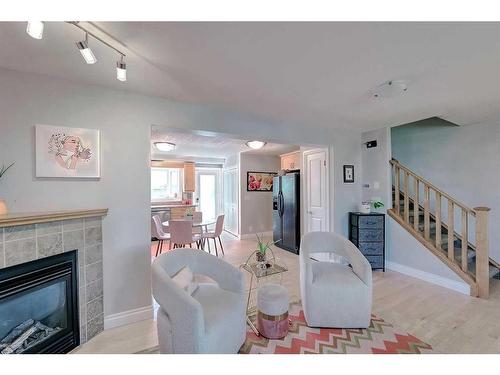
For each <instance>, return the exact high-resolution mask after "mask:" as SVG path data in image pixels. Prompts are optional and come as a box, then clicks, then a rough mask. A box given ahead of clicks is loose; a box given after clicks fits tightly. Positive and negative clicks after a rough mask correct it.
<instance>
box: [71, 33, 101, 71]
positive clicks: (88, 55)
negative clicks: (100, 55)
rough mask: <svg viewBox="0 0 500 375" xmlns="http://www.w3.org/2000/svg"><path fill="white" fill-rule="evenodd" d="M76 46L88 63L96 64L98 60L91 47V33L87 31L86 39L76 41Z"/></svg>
mask: <svg viewBox="0 0 500 375" xmlns="http://www.w3.org/2000/svg"><path fill="white" fill-rule="evenodd" d="M76 46H77V47H78V49H79V50H80V53H81V54H82V56H83V58H84V59H85V62H86V63H87V64H95V63H96V62H97V59H96V57H95V55H94V52H92V50H91V49H90V48H89V33H85V40H83V41H81V42H76Z"/></svg>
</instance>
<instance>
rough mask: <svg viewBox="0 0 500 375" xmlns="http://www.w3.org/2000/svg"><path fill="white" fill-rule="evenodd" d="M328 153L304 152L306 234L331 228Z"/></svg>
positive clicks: (319, 150)
mask: <svg viewBox="0 0 500 375" xmlns="http://www.w3.org/2000/svg"><path fill="white" fill-rule="evenodd" d="M327 155H328V152H327V150H324V149H318V150H310V151H305V152H304V177H305V188H306V189H305V190H306V194H305V200H304V210H305V222H304V224H305V225H304V232H305V233H308V232H314V231H323V232H327V231H329V230H330V228H329V218H328V199H329V197H328V186H329V183H328V160H327Z"/></svg>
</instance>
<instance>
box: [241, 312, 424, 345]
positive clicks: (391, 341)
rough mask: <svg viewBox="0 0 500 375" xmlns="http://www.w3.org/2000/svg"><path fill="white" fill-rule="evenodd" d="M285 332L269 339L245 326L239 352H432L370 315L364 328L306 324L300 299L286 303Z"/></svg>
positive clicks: (410, 336) (412, 338)
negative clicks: (287, 305)
mask: <svg viewBox="0 0 500 375" xmlns="http://www.w3.org/2000/svg"><path fill="white" fill-rule="evenodd" d="M289 319H290V320H291V325H290V329H289V331H288V335H287V336H286V337H285V338H284V339H281V340H269V339H266V338H264V337H261V336H257V335H255V333H254V332H253V331H252V330H251V329H250V328H248V329H247V339H246V341H245V343H244V344H243V346H242V347H241V349H240V353H242V354H423V353H433V350H432V347H431V346H430V345H429V344H426V343H425V342H423V341H421V340H419V339H418V338H416V337H415V336H412V335H409V334H407V333H404V332H398V330H396V329H395V328H394V326H393V325H392V324H390V323H387V322H385V321H384V320H383V319H380V318H378V317H376V316H375V315H372V320H371V322H370V327H368V328H367V329H340V328H310V327H308V326H307V324H306V321H305V318H304V311H302V306H301V304H300V303H292V304H290V311H289Z"/></svg>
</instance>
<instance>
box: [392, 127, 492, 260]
mask: <svg viewBox="0 0 500 375" xmlns="http://www.w3.org/2000/svg"><path fill="white" fill-rule="evenodd" d="M391 133H392V154H393V156H394V157H395V158H396V159H398V160H399V161H400V162H401V163H402V164H404V165H406V166H408V167H409V168H410V169H412V170H413V171H415V172H416V173H417V174H419V175H421V176H422V177H424V178H425V179H427V180H429V181H430V182H432V183H433V184H434V185H436V186H437V187H439V188H441V189H442V190H444V191H446V192H447V193H448V194H450V195H451V196H453V197H455V198H456V199H458V201H460V202H462V203H464V204H466V205H467V206H469V207H471V208H474V207H477V206H488V207H490V208H491V212H490V228H491V230H490V257H491V258H493V259H495V260H496V261H500V247H498V246H497V244H499V243H500V231H498V230H494V229H495V228H498V226H499V225H500V199H498V187H499V186H500V173H498V167H499V165H500V125H499V123H498V122H493V123H489V124H482V125H471V126H460V127H455V126H440V125H438V124H435V123H433V122H429V123H428V124H426V125H420V126H419V125H408V126H398V127H395V128H392V131H391ZM472 229H473V228H472ZM471 238H474V235H473V234H471Z"/></svg>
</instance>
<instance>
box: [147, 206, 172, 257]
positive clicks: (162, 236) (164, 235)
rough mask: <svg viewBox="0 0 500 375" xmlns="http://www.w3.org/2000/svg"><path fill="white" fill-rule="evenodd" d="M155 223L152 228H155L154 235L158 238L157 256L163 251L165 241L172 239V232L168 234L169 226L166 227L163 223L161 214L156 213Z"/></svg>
mask: <svg viewBox="0 0 500 375" xmlns="http://www.w3.org/2000/svg"><path fill="white" fill-rule="evenodd" d="M152 220H153V225H152V226H151V228H152V229H153V233H152V234H153V237H156V238H158V245H157V246H156V256H158V255H160V254H161V251H162V249H163V241H165V240H167V241H169V240H170V234H168V231H169V227H165V226H164V225H163V224H162V223H161V219H160V216H159V215H154V216H153V218H152Z"/></svg>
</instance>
